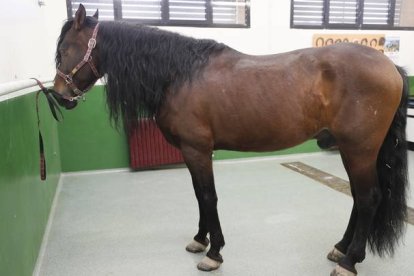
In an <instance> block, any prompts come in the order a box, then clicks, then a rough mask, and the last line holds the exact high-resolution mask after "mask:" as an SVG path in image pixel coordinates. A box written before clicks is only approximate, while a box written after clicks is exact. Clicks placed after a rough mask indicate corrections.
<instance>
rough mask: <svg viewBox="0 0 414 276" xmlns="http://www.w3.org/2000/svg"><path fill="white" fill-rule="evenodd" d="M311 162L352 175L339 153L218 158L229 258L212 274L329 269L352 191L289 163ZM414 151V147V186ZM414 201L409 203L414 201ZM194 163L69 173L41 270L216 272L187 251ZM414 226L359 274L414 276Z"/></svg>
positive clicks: (193, 225) (193, 224) (59, 275)
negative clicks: (394, 247)
mask: <svg viewBox="0 0 414 276" xmlns="http://www.w3.org/2000/svg"><path fill="white" fill-rule="evenodd" d="M291 161H301V162H303V163H305V164H307V165H310V166H313V167H315V168H318V169H320V170H323V171H325V172H328V173H331V174H333V175H336V176H338V177H341V178H344V179H347V178H346V174H345V171H344V169H343V168H342V165H341V161H340V158H339V156H338V155H337V154H335V153H316V154H310V155H290V156H282V157H277V158H266V159H253V160H246V159H244V160H238V161H221V162H216V163H215V164H214V170H215V179H216V188H217V193H218V196H219V205H218V208H219V214H220V218H221V224H222V228H223V233H224V236H225V240H226V246H225V247H224V249H223V250H222V254H223V257H224V263H223V265H222V266H221V268H220V269H219V270H217V271H214V272H211V273H210V275H223V276H224V275H226V276H229V275H230V276H236V275H237V276H238V275H240V276H244V275H254V276H256V275H258V276H266V275H283V276H285V275H311V276H312V275H315V276H319V275H329V273H330V271H331V270H332V269H333V268H334V264H333V263H331V262H329V261H328V260H327V259H326V254H327V253H328V251H329V250H331V249H332V247H333V245H334V244H335V243H336V242H337V241H338V240H339V239H340V238H341V237H342V234H343V232H344V230H345V228H346V225H347V222H348V217H349V214H350V211H351V206H352V200H351V198H350V197H348V196H346V195H344V194H342V193H339V192H337V191H335V190H332V189H330V188H328V187H326V186H324V185H321V184H320V183H318V182H316V181H314V180H312V179H310V178H308V177H306V176H303V175H301V174H299V173H297V172H294V171H291V170H289V169H287V168H285V167H283V166H281V165H280V163H282V162H291ZM412 164H414V153H413V152H411V153H410V174H411V183H414V181H413V176H414V168H413V165H412ZM411 194H414V193H413V189H412V190H411ZM413 199H414V197H413V196H411V198H410V201H409V205H410V206H411V207H414V201H413ZM197 222H198V210H197V202H196V199H195V196H194V192H193V189H192V185H191V179H190V175H189V173H188V171H187V169H185V168H174V169H166V170H154V171H142V172H127V171H120V172H106V173H102V172H101V173H82V174H68V175H65V176H63V178H62V180H61V185H60V188H59V192H58V194H57V198H56V201H55V207H54V210H53V212H52V214H51V221H50V222H49V230H48V232H47V235H46V237H45V241H44V244H43V250H42V252H41V256H40V257H39V261H38V266H37V269H36V270H35V273H34V274H35V275H41V276H48V275H51V276H64V275H76V276H79V275H145V276H150V275H156V276H161V275H171V276H172V275H177V276H187V275H203V276H205V275H209V274H208V273H205V272H201V271H198V270H197V269H196V265H197V263H198V262H199V261H200V260H201V259H202V257H203V256H204V255H203V254H196V255H194V254H190V253H188V252H186V251H185V250H184V247H185V245H186V244H187V243H188V242H189V241H190V240H191V239H192V237H193V235H194V234H195V233H196V230H197ZM413 260H414V226H413V225H408V227H407V233H406V235H405V239H404V245H402V246H400V247H399V248H398V250H397V253H396V255H395V256H394V258H385V259H380V258H378V257H375V256H372V254H371V253H368V255H367V258H366V260H365V261H364V262H363V263H362V264H359V265H358V266H357V269H358V272H359V274H358V275H387V276H390V275H392V276H394V275H404V276H407V275H414V262H413Z"/></svg>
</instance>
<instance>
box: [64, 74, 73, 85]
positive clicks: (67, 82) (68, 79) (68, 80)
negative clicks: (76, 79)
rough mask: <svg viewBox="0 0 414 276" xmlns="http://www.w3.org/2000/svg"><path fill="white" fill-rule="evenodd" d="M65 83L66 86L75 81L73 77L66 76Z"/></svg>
mask: <svg viewBox="0 0 414 276" xmlns="http://www.w3.org/2000/svg"><path fill="white" fill-rule="evenodd" d="M64 79H65V82H66V84H71V83H73V79H72V76H71V75H65V78H64Z"/></svg>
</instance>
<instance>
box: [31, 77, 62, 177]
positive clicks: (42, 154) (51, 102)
mask: <svg viewBox="0 0 414 276" xmlns="http://www.w3.org/2000/svg"><path fill="white" fill-rule="evenodd" d="M32 79H33V80H35V81H36V82H37V85H38V86H39V87H40V90H39V91H37V92H36V116H37V128H38V130H39V152H40V159H39V162H40V179H41V180H43V181H44V180H46V158H45V150H44V145H43V137H42V133H41V131H40V116H39V95H40V93H42V92H43V94H45V96H46V99H47V102H48V104H49V107H50V110H51V112H52V115H53V118H55V120H56V121H58V122H59V121H60V120H59V118H58V116H57V113H56V109H57V110H58V111H59V113H60V115H61V116H62V112H61V111H60V109H59V107H58V105H57V103H56V102H55V101H54V100H53V99H52V98H51V96H50V91H49V90H48V89H47V88H46V87H44V85H43V84H42V83H41V82H40V81H39V80H38V79H35V78H32ZM62 117H63V116H62Z"/></svg>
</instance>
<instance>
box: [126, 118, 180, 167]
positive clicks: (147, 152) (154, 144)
mask: <svg viewBox="0 0 414 276" xmlns="http://www.w3.org/2000/svg"><path fill="white" fill-rule="evenodd" d="M129 151H130V167H131V168H132V169H145V168H151V167H158V166H162V165H170V164H177V163H183V162H184V160H183V156H182V155H181V152H180V151H179V150H178V149H177V148H175V147H173V146H172V145H170V144H169V143H168V142H167V141H166V140H165V138H164V136H163V135H162V133H161V131H160V129H159V128H158V126H157V125H156V124H155V121H154V120H152V119H141V120H140V122H139V124H138V125H137V126H136V127H135V128H134V129H132V131H131V134H130V135H129Z"/></svg>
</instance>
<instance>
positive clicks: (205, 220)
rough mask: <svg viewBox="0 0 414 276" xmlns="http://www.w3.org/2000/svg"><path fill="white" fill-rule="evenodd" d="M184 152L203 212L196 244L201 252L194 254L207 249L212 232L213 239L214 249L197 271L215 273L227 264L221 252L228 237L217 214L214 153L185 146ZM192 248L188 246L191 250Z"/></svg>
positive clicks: (211, 248) (211, 249)
mask: <svg viewBox="0 0 414 276" xmlns="http://www.w3.org/2000/svg"><path fill="white" fill-rule="evenodd" d="M181 150H182V153H183V156H184V160H185V162H186V164H187V167H188V169H189V171H190V173H191V177H192V180H193V186H194V190H195V193H196V197H197V200H198V204H199V210H200V223H199V232H198V233H197V235H196V236H195V237H194V240H195V241H193V242H192V243H194V242H197V243H199V244H200V245H201V246H200V245H198V248H199V249H200V250H194V251H196V252H200V251H202V250H201V249H203V250H204V248H203V247H202V246H206V245H207V244H208V240H207V239H206V235H207V232H208V233H210V240H211V247H210V250H209V251H208V252H207V256H206V257H205V258H204V259H203V260H202V261H201V262H200V263H199V264H198V266H197V268H198V269H200V270H204V271H211V270H215V269H217V268H219V266H220V264H221V263H222V262H223V258H222V257H221V255H220V250H221V248H222V247H223V246H224V237H223V234H222V232H221V227H220V221H219V217H218V212H217V194H216V189H215V187H214V176H213V167H212V160H211V150H200V149H196V148H194V147H190V146H182V148H181ZM189 246H190V247H191V246H192V244H191V243H190V245H189ZM189 246H187V250H188V249H189V248H188V247H189ZM196 247H197V246H196ZM190 249H191V248H190ZM189 251H191V250H189Z"/></svg>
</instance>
